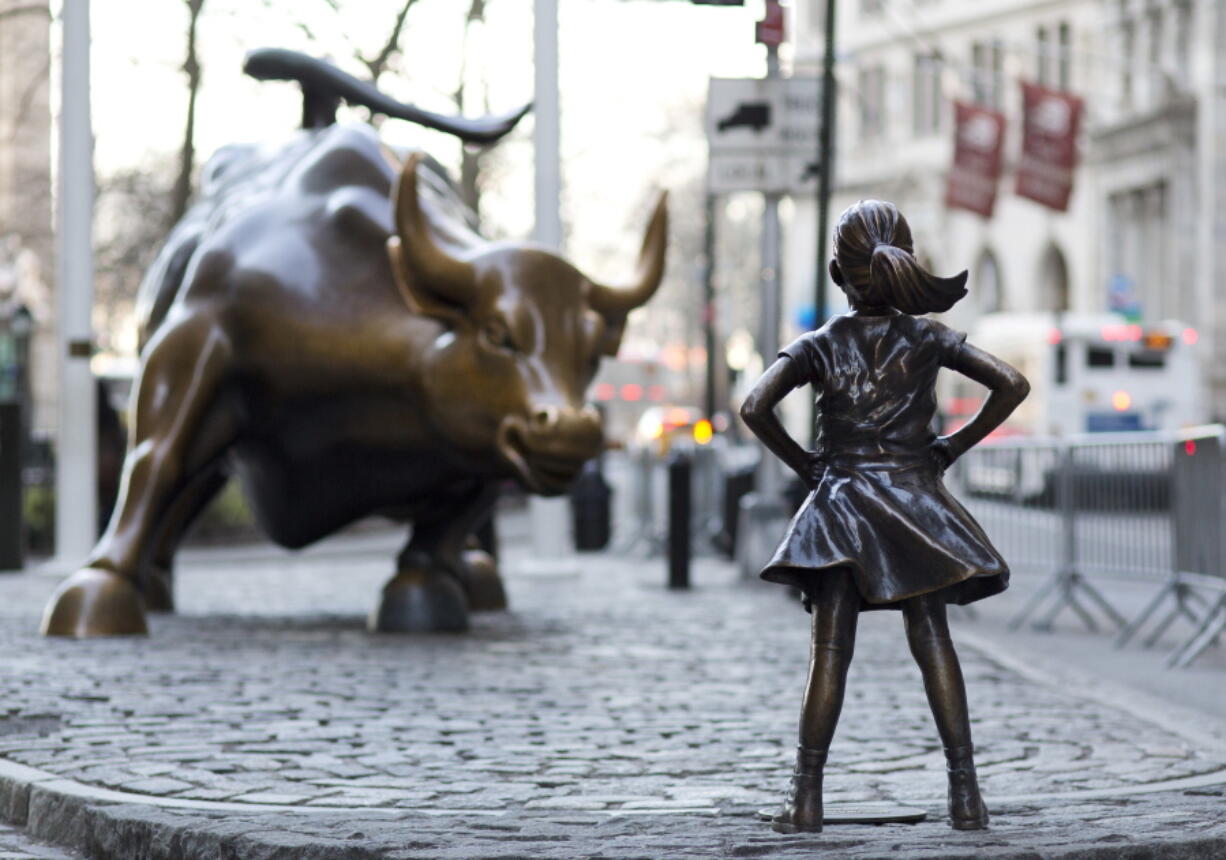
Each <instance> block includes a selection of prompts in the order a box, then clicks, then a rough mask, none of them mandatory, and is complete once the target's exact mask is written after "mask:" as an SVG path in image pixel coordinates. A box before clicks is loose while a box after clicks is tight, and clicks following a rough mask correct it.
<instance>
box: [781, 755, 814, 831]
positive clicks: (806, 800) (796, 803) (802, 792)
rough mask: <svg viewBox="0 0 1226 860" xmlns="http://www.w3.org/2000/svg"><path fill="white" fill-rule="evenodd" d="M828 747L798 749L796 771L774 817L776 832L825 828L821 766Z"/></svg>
mask: <svg viewBox="0 0 1226 860" xmlns="http://www.w3.org/2000/svg"><path fill="white" fill-rule="evenodd" d="M825 766H826V750H814V749H809V748H807V747H797V748H796V770H795V772H794V773H793V774H792V787H791V788H790V789H789V790H788V797H787V800H785V801H784V802H783V808H782V809H780V810H779V813H778V814H777V815H776V816H775V817H774V818H772V819H771V829H772V830H774V831H775V832H776V833H820V832H821V829H822V768H824V767H825Z"/></svg>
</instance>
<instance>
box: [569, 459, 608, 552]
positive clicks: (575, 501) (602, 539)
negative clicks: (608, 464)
mask: <svg viewBox="0 0 1226 860" xmlns="http://www.w3.org/2000/svg"><path fill="white" fill-rule="evenodd" d="M601 465H602V464H601V461H600V459H599V458H597V459H595V460H589V461H588V462H587V463H585V464H584V466H583V471H582V472H580V473H579V477H578V478H577V479H576V480H575V486H574V487H573V488H572V489H571V491H570V510H571V517H572V525H573V530H574V538H575V549H577V550H581V551H583V550H587V551H591V550H598V549H604V548H605V547H607V546H608V545H609V537H610V533H611V526H610V513H609V510H610V507H611V502H612V498H613V491H612V490H611V489H610V488H609V482H608V481H606V480H605V477H604V471H603V470H602V469H601Z"/></svg>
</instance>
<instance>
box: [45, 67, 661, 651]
mask: <svg viewBox="0 0 1226 860" xmlns="http://www.w3.org/2000/svg"><path fill="white" fill-rule="evenodd" d="M248 71H249V72H253V73H255V74H256V76H257V77H284V78H293V79H296V80H299V82H300V83H301V84H302V87H303V92H304V96H305V98H304V129H303V130H302V131H301V132H299V134H298V135H297V137H296V138H295V139H293V140H292V141H291V142H290V143H289V144H288V145H286V146H283V147H281V148H279V149H266V148H263V147H258V146H244V147H228V148H225V149H223V150H221V151H220V152H219V153H218V154H217V155H216V156H214V158H213V159H212V160H211V161H210V163H209V164H208V165H207V166H206V168H205V170H204V175H203V179H202V183H201V186H202V189H201V197H200V199H199V201H198V202H197V203H196V204H195V205H194V207H193V208H192V209H191V210H190V211H189V212H188V214H187V215H186V216H184V218H183V220H182V221H181V222H180V223H179V224H178V225H177V226H176V227H175V229H174V230H173V232H172V233H171V235H170V237H169V239H168V240H167V243H166V245H165V247H164V248H163V249H162V251H161V253H160V254H159V256H158V258H157V260H156V261H155V263H154V264H153V266H152V268H151V270H150V271H149V273H148V274H147V275H146V278H145V281H144V283H143V285H142V287H141V296H140V303H139V307H140V313H141V324H142V333H141V340H142V344H143V345H142V348H141V369H140V374H139V376H138V378H137V380H136V384H135V387H134V391H133V397H132V410H131V429H130V435H129V443H128V452H127V456H126V459H125V464H124V474H123V482H122V487H121V492H120V497H119V500H118V502H117V504H116V507H115V512H114V515H113V517H112V518H111V521H110V524H109V526H108V527H107V529H106V532H105V533H104V534H103V536H102V537H101V538H100V539H99V541H98V544H97V545H96V546H95V547H94V549H93V551H92V553H91V556H90V558H89V560H88V561H87V563H86V566H85V567H84V568H83V569H82V570H79V571H77V572H76V573H75V574H73V575H72V576H71V577H69V578H68V579H67V580H65V581H64V582H63V583H62V584H61V586H60V588H59V589H58V591H57V592H56V593H55V595H54V596H53V597H52V599H51V602H50V604H49V605H48V607H47V610H46V613H45V615H44V618H43V628H42V629H43V632H44V633H46V634H49V635H66V636H97V635H113V634H140V633H145V632H146V622H145V610H146V609H162V610H169V609H171V608H172V606H173V600H172V598H171V577H170V571H171V566H172V562H173V557H174V553H175V549H176V547H177V544H178V541H179V539H180V537H181V536H182V535H183V533H184V531H185V529H186V528H187V527H188V525H190V523H191V521H192V519H193V518H194V517H195V515H196V514H198V513H199V512H200V511H201V510H202V509H203V508H204V507H205V505H206V504H207V503H208V502H209V501H210V500H211V499H212V498H213V497H214V496H215V495H216V493H217V492H218V491H219V490H220V488H221V487H222V486H223V485H224V483H225V482H226V480H227V478H228V477H230V476H234V477H236V478H237V479H238V480H239V481H240V482H241V484H242V487H243V489H244V492H245V494H246V496H247V498H248V500H249V502H250V505H251V508H252V510H253V512H254V514H255V517H256V520H257V522H258V524H259V525H260V526H261V527H262V529H263V530H264V531H265V532H267V534H268V535H269V537H271V538H272V540H274V541H275V542H276V543H278V544H280V545H282V546H285V547H302V546H306V545H307V544H310V543H312V542H313V541H316V540H319V539H320V538H322V537H324V536H326V535H328V534H330V533H332V532H333V531H335V530H336V529H338V528H340V527H341V526H344V525H346V524H347V523H350V522H353V521H354V520H357V519H358V518H361V517H364V516H367V515H369V514H383V515H387V516H390V517H394V518H400V519H404V520H411V521H412V523H413V527H412V532H411V538H410V539H409V541H408V544H407V546H406V547H405V548H404V550H403V551H402V552H401V553H400V556H399V559H398V568H397V572H396V574H395V576H393V577H392V579H391V580H390V581H389V582H388V583H387V585H386V586H385V587H384V589H383V595H382V599H381V602H380V603H379V605H378V608H377V609H376V610H375V611H374V612H373V613H372V616H371V625H372V627H373V628H374V629H376V630H385V631H400V630H463V629H465V628H466V627H467V625H468V615H469V612H470V611H474V610H481V609H491V608H501V607H503V606H505V597H504V595H503V591H502V587H501V582H500V580H499V578H498V574H497V571H496V570H495V568H494V566H493V565H492V564H490V563H488V561H489V560H488V557H487V558H486V563H484V564H482V563H473V562H472V556H471V554H469V555H466V541H467V539H468V538H469V536H470V535H471V533H472V532H473V530H474V528H475V527H476V526H478V525H479V524H480V523H481V521H482V520H483V518H484V517H486V516H488V514H489V511H490V508H491V506H492V503H493V500H494V497H495V495H496V485H497V483H498V482H499V481H501V480H503V479H506V478H508V477H511V478H515V479H518V481H519V482H520V483H522V485H523V486H524V487H525V488H527V489H528V490H529V491H531V492H534V493H540V494H545V495H553V494H559V493H562V492H564V491H565V490H566V489H567V488H568V486H569V484H570V483H571V481H572V479H574V478H575V477H576V475H578V473H579V471H580V469H581V467H582V465H583V463H584V462H585V461H586V460H588V459H590V458H591V457H593V456H594V455H596V454H597V453H598V451H599V449H600V447H601V445H602V441H603V439H602V428H601V421H600V417H599V415H598V413H597V412H596V411H595V410H594V409H593V408H592V407H590V406H587V405H585V403H584V395H585V391H586V389H587V387H588V384H589V383H590V381H591V379H592V376H593V374H594V373H595V371H596V368H597V365H598V364H599V361H600V358H601V356H605V355H613V354H614V353H615V352H616V350H617V346H618V342H619V340H620V337H621V334H622V329H623V326H624V324H625V320H626V315H627V314H628V313H629V312H630V311H631V310H632V309H633V308H635V307H637V306H639V305H641V304H643V303H644V302H645V301H646V300H647V299H648V298H650V297H651V295H652V294H653V293H654V292H655V290H656V288H657V287H658V286H659V284H660V279H661V277H662V274H663V268H664V256H665V241H666V232H667V214H666V208H665V200H664V198H663V196H662V197H661V199H660V202H659V203H658V205H657V207H656V209H655V212H654V214H653V215H652V217H651V221H650V224H649V226H648V228H647V233H646V238H645V240H644V242H643V247H642V252H641V255H640V259H639V265H638V273H637V276H636V278H635V279H634V281H633V282H632V283H630V284H628V285H625V286H621V287H614V286H609V285H606V284H602V283H598V282H597V281H594V280H592V279H590V278H588V277H586V276H585V275H583V274H582V273H581V272H579V271H578V270H577V269H576V268H575V267H574V266H572V265H571V264H570V263H568V262H567V261H566V260H564V259H562V258H560V257H558V256H556V255H554V254H553V253H551V252H550V251H548V250H546V249H544V248H540V247H535V246H532V245H529V244H523V243H515V242H498V243H494V242H489V241H487V240H485V239H483V238H482V237H481V236H479V235H478V234H477V233H476V232H475V231H474V230H473V229H472V228H471V225H470V223H469V220H470V218H471V213H468V211H467V210H466V209H465V207H464V206H463V205H462V204H461V203H460V202H459V200H458V197H457V195H456V194H455V192H454V191H453V189H452V188H451V186H450V185H449V184H448V182H447V180H446V179H445V177H444V176H443V174H442V172H441V170H440V168H438V167H437V166H436V165H434V164H433V163H432V162H431V161H430V160H429V159H428V158H425V157H423V156H422V155H421V154H420V153H412V154H409V155H407V157H404V158H403V159H401V158H400V157H398V156H397V155H396V154H395V153H393V152H392V151H391V150H390V149H389V148H388V147H386V146H385V145H383V144H382V143H381V142H380V141H379V139H378V138H377V136H376V134H375V131H374V130H373V129H372V128H371V127H370V126H367V125H337V124H334V122H333V121H332V114H333V112H334V111H335V107H336V102H337V99H338V97H344V98H346V99H348V100H350V101H355V102H359V103H362V104H366V105H367V106H369V107H372V108H373V109H374V110H376V111H379V112H382V113H387V114H389V115H392V116H402V117H405V118H408V119H413V120H414V121H417V122H422V123H424V124H426V125H431V126H432V127H435V128H443V129H444V130H447V131H451V132H452V133H454V134H456V135H458V136H460V137H461V138H462V139H465V140H468V141H477V142H491V141H492V140H496V139H497V138H498V137H499V136H501V135H502V134H505V133H506V132H507V131H509V130H510V129H511V128H512V127H513V126H514V124H515V122H516V121H518V119H519V117H520V116H522V113H523V112H522V111H521V112H518V113H517V114H514V115H510V116H508V117H503V118H495V119H487V120H464V119H460V120H448V119H447V118H442V117H438V116H436V115H433V114H426V113H425V112H422V111H418V110H417V109H415V108H412V107H411V106H407V105H399V104H398V103H395V102H391V101H390V100H388V99H386V97H384V96H382V94H380V93H378V92H377V91H375V90H374V89H373V88H371V87H369V85H365V84H362V83H361V82H359V81H357V80H356V79H351V78H348V77H347V76H345V75H343V73H340V72H338V71H337V70H335V69H333V68H332V67H330V66H327V65H326V64H323V63H320V62H318V61H314V60H311V59H309V58H306V57H303V56H301V55H296V54H291V53H289V52H281V51H264V52H257V53H256V54H254V55H252V57H250V58H249V60H248ZM338 587H340V586H338Z"/></svg>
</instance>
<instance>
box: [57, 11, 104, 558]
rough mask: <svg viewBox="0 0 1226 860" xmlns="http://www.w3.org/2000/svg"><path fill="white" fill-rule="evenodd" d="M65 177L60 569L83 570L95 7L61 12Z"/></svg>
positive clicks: (60, 275)
mask: <svg viewBox="0 0 1226 860" xmlns="http://www.w3.org/2000/svg"><path fill="white" fill-rule="evenodd" d="M62 31H63V42H62V47H61V54H62V58H63V59H62V71H61V97H60V139H59V148H60V164H59V167H60V175H59V183H58V192H57V204H56V210H57V220H58V227H59V230H58V237H57V242H58V272H57V278H56V281H57V284H58V287H57V289H58V293H59V296H58V302H57V305H58V307H57V313H58V317H59V336H58V340H59V366H60V391H59V430H58V438H57V443H56V470H55V491H56V492H55V546H56V558H57V562H58V565H57V566H73V567H76V566H79V565H80V564H81V562H82V561H84V559H85V556H86V554H87V553H88V552H89V550H90V547H92V546H93V543H94V538H95V537H96V529H97V492H98V491H97V485H98V482H97V426H96V418H95V411H96V409H97V404H96V403H95V396H94V380H93V377H92V375H91V373H90V368H89V358H90V352H91V351H92V344H93V328H92V321H91V319H90V316H91V311H92V308H93V281H94V263H93V230H92V227H93V208H94V174H93V130H92V128H91V125H90V113H89V0H65V2H64V4H63V12H62Z"/></svg>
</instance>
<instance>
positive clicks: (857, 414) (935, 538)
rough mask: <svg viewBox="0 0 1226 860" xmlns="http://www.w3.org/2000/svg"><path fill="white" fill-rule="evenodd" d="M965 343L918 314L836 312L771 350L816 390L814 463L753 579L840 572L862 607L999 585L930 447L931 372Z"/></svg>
mask: <svg viewBox="0 0 1226 860" xmlns="http://www.w3.org/2000/svg"><path fill="white" fill-rule="evenodd" d="M965 340H966V335H964V334H959V333H958V332H955V331H953V330H952V329H950V328H948V327H946V326H944V325H942V324H941V323H939V322H936V321H935V320H930V319H925V318H923V317H914V316H910V315H908V314H902V313H898V314H893V315H889V316H855V315H852V314H845V315H842V316H837V317H834V318H833V319H831V320H830V321H829V322H827V323H826V325H824V326H822V328H821V329H819V330H818V331H814V332H809V333H808V334H805V335H802V336H801V337H799V338H798V339H797V340H796V341H795V342H794V343H792V344H791V345H790V346H788V347H787V348H786V349H784V350H783V351H782V352H780V355H784V356H787V357H788V358H790V359H792V360H793V361H795V362H796V363H797V366H799V367H800V368H801V370H802V371H803V373H804V375H805V378H806V379H808V380H809V381H810V382H811V383H812V384H813V386H814V388H815V389H816V390H817V413H818V418H817V439H818V441H817V451H818V453H819V454H820V455H821V457H822V460H823V463H824V468H823V470H822V473H821V475H820V477H819V479H818V481H817V486H816V488H815V489H814V490H813V491H812V492H811V493H809V496H808V498H807V499H806V500H805V503H804V504H803V505H802V506H801V508H800V510H799V511H797V512H796V516H795V517H793V518H792V522H791V523H790V524H789V526H788V530H787V533H786V534H785V535H784V538H783V542H782V543H780V545H779V549H778V550H777V551H776V552H775V555H774V557H773V558H772V559H771V561H770V563H769V564H768V565H767V566H766V567H765V568H764V569H763V571H762V578H763V579H767V580H770V581H772V582H782V583H786V584H788V585H794V586H796V587H798V588H800V589H802V590H804V591H806V592H807V588H806V585H808V584H811V583H812V581H813V578H814V577H819V576H822V575H823V574H824V573H826V572H828V571H831V570H834V569H837V568H849V569H850V570H851V572H852V575H853V577H854V578H855V582H856V585H857V587H858V588H859V590H860V595H861V597H862V602H861V608H862V609H887V608H899V607H898V601H901V600H905V599H906V598H909V597H915V596H916V595H920V594H927V593H929V592H933V591H938V590H939V591H942V593H943V595H944V596H945V599H946V602H948V603H960V604H965V603H970V602H972V601H974V600H979V599H980V598H983V597H987V596H989V595H992V594H997V593H999V592H1001V591H1004V590H1005V588H1006V587H1007V586H1008V583H1009V568H1008V566H1007V565H1006V564H1005V561H1004V559H1003V558H1001V556H1000V553H998V552H997V551H996V548H995V547H993V546H992V544H991V542H990V541H989V540H988V537H987V535H986V534H984V532H983V529H982V528H980V526H979V524H978V523H977V522H975V520H974V518H972V517H971V515H970V514H969V513H967V512H966V509H965V508H963V507H962V505H960V504H958V502H957V501H956V500H955V499H954V498H953V496H951V495H950V494H949V492H948V491H947V490H946V489H945V486H944V484H943V483H942V482H941V474H940V471H939V470H938V468H937V466H936V465H935V464H934V463H933V461H932V459H931V458H930V456H929V454H928V447H929V445H931V444H932V442H933V441H934V440H935V439H936V435H935V434H934V433H933V432H932V429H931V425H932V419H933V416H934V415H935V414H936V393H935V390H934V386H935V383H936V377H937V371H938V370H939V369H940V368H941V367H942V366H949V365H951V364H952V363H953V362H954V359H955V358H956V357H957V354H958V351H959V350H961V349H962V344H963V342H964V341H965Z"/></svg>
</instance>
